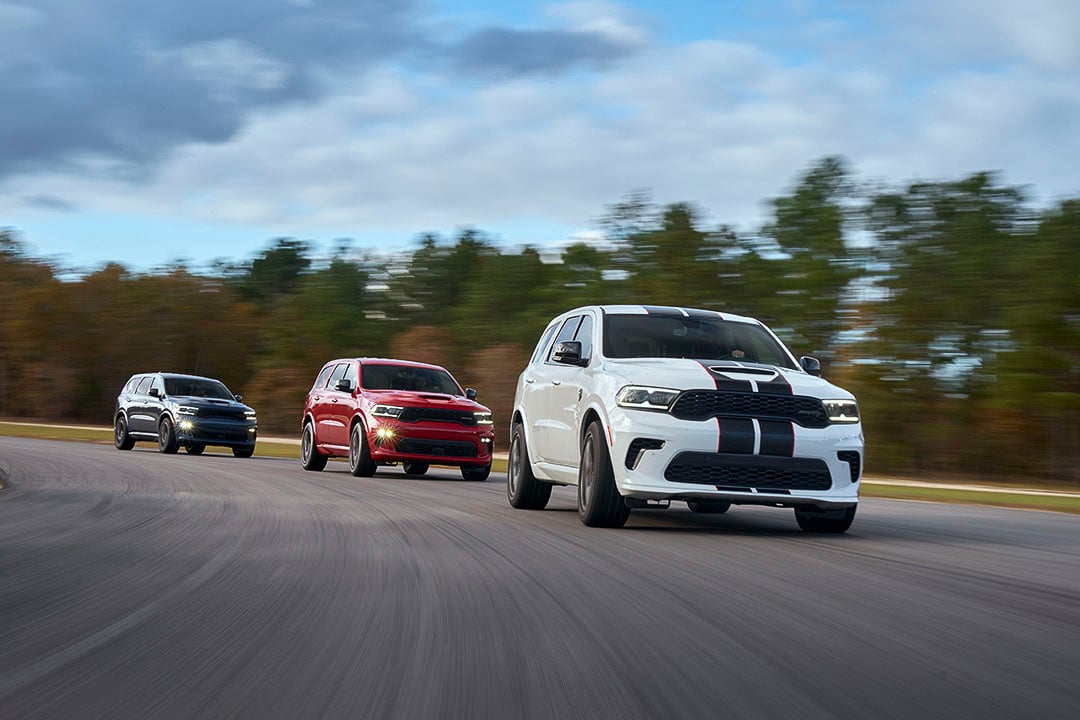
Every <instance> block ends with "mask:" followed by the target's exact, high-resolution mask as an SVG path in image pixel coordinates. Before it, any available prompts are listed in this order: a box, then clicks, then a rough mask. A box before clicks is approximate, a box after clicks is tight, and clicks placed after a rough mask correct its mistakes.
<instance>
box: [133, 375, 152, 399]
mask: <svg viewBox="0 0 1080 720" xmlns="http://www.w3.org/2000/svg"><path fill="white" fill-rule="evenodd" d="M151 379H152V378H148V377H144V378H143V379H142V380H140V381H139V386H138V387H137V388H136V389H135V393H136V394H138V395H145V394H146V391H147V390H149V389H150V380H151Z"/></svg>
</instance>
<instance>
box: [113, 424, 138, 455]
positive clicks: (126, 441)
mask: <svg viewBox="0 0 1080 720" xmlns="http://www.w3.org/2000/svg"><path fill="white" fill-rule="evenodd" d="M113 429H114V431H115V432H114V434H113V444H114V445H116V449H117V450H130V449H131V448H133V447H135V438H133V437H131V434H130V433H129V432H128V427H127V420H125V419H124V416H123V415H117V416H116V426H115V427H114V428H113Z"/></svg>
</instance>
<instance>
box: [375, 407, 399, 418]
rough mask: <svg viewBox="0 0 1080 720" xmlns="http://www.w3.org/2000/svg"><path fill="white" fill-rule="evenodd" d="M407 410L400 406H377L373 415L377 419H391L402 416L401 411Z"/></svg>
mask: <svg viewBox="0 0 1080 720" xmlns="http://www.w3.org/2000/svg"><path fill="white" fill-rule="evenodd" d="M404 409H405V408H403V407H401V406H400V405H376V406H375V407H374V408H372V410H371V414H372V415H374V416H375V417H391V418H396V417H397V416H399V415H401V411H402V410H404Z"/></svg>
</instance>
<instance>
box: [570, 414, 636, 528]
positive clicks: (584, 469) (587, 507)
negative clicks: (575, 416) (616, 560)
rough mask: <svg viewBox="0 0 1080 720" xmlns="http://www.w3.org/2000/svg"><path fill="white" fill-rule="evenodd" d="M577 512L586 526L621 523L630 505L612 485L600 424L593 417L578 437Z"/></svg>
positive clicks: (612, 477)
mask: <svg viewBox="0 0 1080 720" xmlns="http://www.w3.org/2000/svg"><path fill="white" fill-rule="evenodd" d="M578 514H579V515H580V516H581V522H583V523H585V524H586V525H589V526H590V527H622V526H623V525H625V524H626V519H627V518H628V517H630V508H628V507H627V506H626V503H625V502H623V498H622V495H620V494H619V489H618V488H617V487H616V486H615V472H614V471H613V470H612V469H611V456H610V455H608V451H607V446H606V445H605V444H604V430H603V427H602V426H601V425H600V422H599V421H595V420H594V421H593V422H592V423H590V424H589V427H588V429H586V431H585V437H584V439H582V441H581V462H580V463H579V464H578Z"/></svg>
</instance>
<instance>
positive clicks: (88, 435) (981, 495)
mask: <svg viewBox="0 0 1080 720" xmlns="http://www.w3.org/2000/svg"><path fill="white" fill-rule="evenodd" d="M5 435H6V436H8V437H24V438H36V439H39V440H66V441H69V442H89V443H96V444H101V445H110V444H112V430H111V429H109V428H88V427H57V426H50V425H32V424H25V423H13V422H2V421H0V436H5ZM214 451H215V450H214V449H211V450H210V452H214ZM255 455H256V456H261V457H277V458H295V459H299V458H300V447H299V446H298V445H294V444H290V443H278V442H273V441H271V440H259V442H258V444H257V445H256V446H255ZM492 470H493V471H495V472H506V460H504V459H501V458H496V459H495V462H494V463H493V464H492ZM862 494H863V496H864V497H882V498H897V499H901V500H927V501H932V502H948V503H965V504H973V505H995V506H999V507H1012V508H1026V509H1030V510H1054V511H1057V512H1067V513H1076V514H1080V497H1055V496H1053V495H1018V494H1015V493H1007V492H993V491H984V490H969V489H961V488H957V489H952V488H924V487H911V486H907V485H889V484H887V483H885V482H883V481H877V482H874V483H873V484H865V483H864V484H863V487H862Z"/></svg>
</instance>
